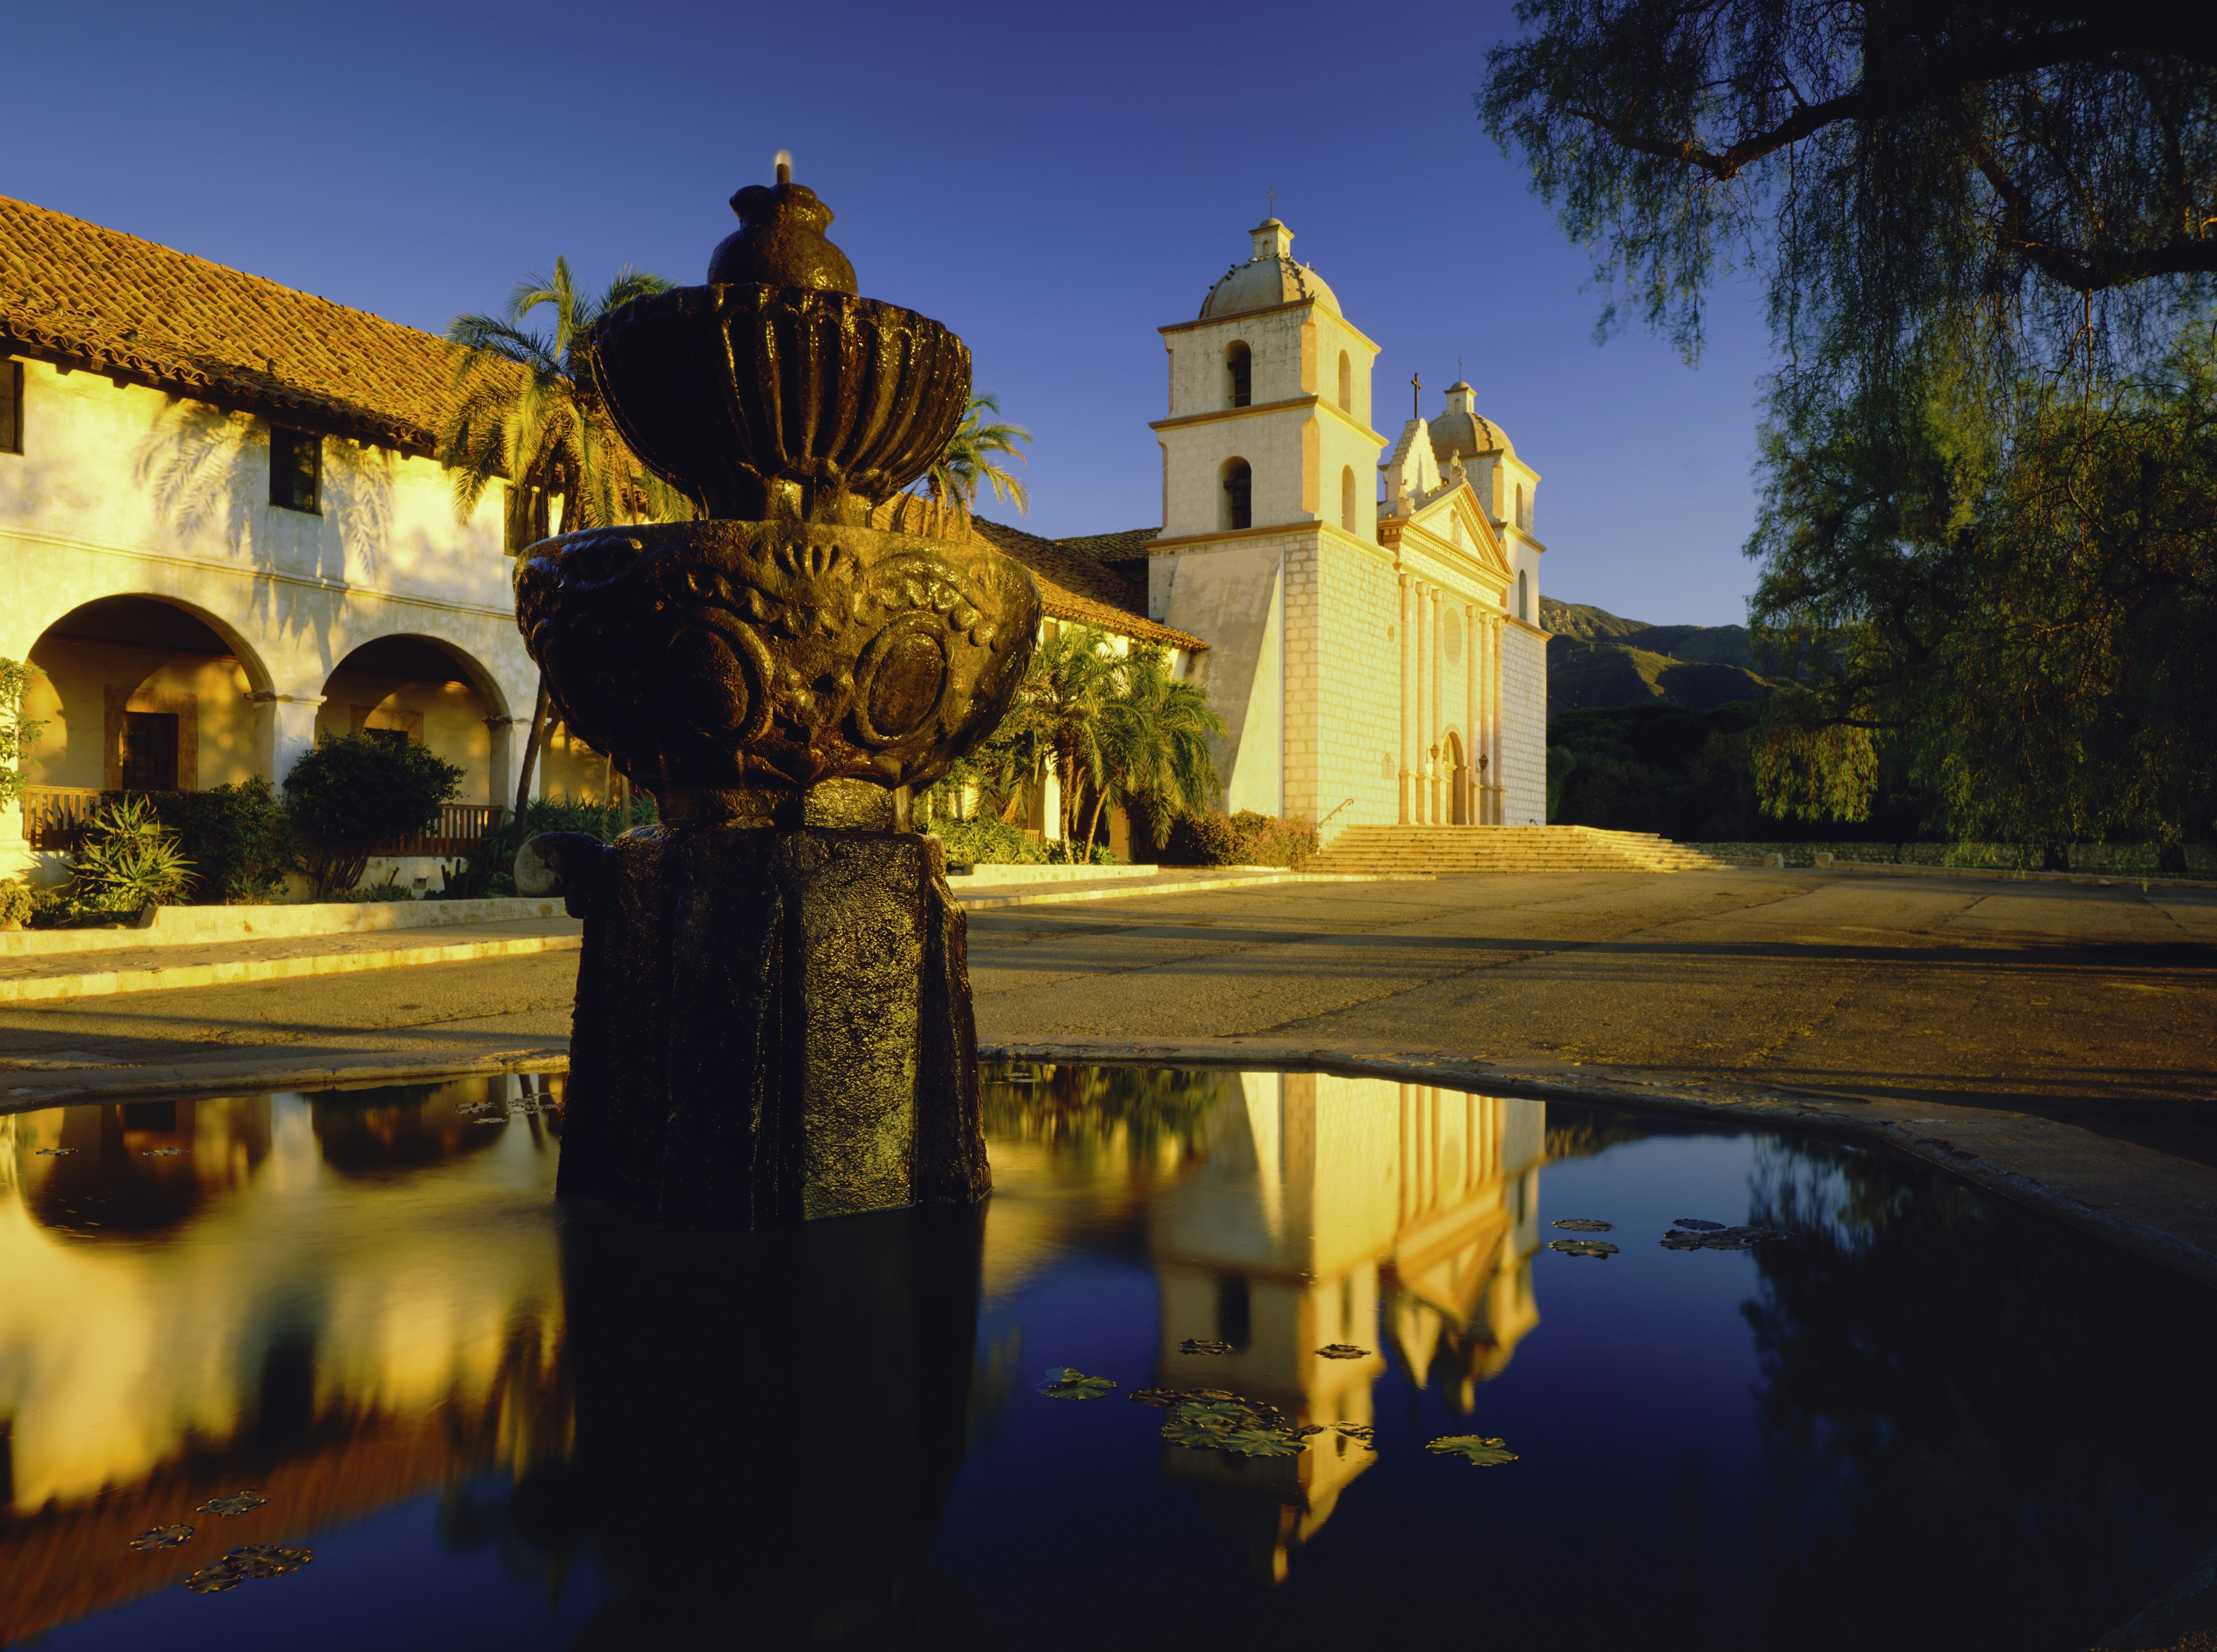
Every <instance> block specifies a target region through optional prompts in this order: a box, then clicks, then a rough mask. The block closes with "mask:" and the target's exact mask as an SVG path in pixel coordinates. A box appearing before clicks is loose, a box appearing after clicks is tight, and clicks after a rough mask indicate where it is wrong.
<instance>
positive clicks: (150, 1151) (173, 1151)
mask: <svg viewBox="0 0 2217 1652" xmlns="http://www.w3.org/2000/svg"><path fill="white" fill-rule="evenodd" d="M183 1151H184V1149H183V1148H147V1149H146V1151H145V1157H147V1158H149V1159H174V1158H176V1156H177V1155H178V1154H181V1153H182V1152H183Z"/></svg>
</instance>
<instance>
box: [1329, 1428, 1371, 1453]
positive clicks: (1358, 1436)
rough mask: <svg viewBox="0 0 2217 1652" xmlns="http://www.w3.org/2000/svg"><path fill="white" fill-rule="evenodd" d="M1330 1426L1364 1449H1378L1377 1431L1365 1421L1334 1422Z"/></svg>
mask: <svg viewBox="0 0 2217 1652" xmlns="http://www.w3.org/2000/svg"><path fill="white" fill-rule="evenodd" d="M1332 1426H1333V1427H1334V1428H1336V1429H1337V1430H1338V1431H1339V1432H1340V1433H1341V1434H1342V1435H1343V1436H1344V1437H1346V1438H1347V1439H1351V1440H1353V1441H1354V1442H1355V1443H1356V1445H1360V1446H1362V1448H1363V1449H1364V1450H1365V1451H1376V1450H1377V1449H1378V1431H1377V1430H1376V1429H1375V1428H1373V1427H1372V1426H1370V1425H1369V1424H1368V1423H1367V1422H1336V1423H1334V1424H1332Z"/></svg>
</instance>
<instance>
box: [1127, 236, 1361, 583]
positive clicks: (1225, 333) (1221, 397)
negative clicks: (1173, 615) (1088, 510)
mask: <svg viewBox="0 0 2217 1652" xmlns="http://www.w3.org/2000/svg"><path fill="white" fill-rule="evenodd" d="M1248 235H1249V238H1250V242H1251V252H1250V254H1249V257H1248V258H1247V260H1246V262H1245V263H1238V264H1234V265H1232V268H1231V269H1229V270H1227V271H1226V273H1225V275H1224V278H1223V279H1222V280H1221V281H1220V282H1217V283H1216V285H1215V286H1214V287H1213V288H1210V289H1209V293H1208V297H1207V300H1205V301H1204V302H1203V303H1202V305H1201V314H1200V316H1199V318H1198V319H1195V320H1192V321H1184V322H1179V323H1176V324H1174V325H1170V326H1167V327H1164V329H1162V334H1163V343H1164V348H1165V349H1166V350H1168V351H1169V353H1170V410H1169V414H1168V417H1166V418H1161V419H1158V420H1157V421H1156V422H1155V423H1154V424H1153V425H1152V429H1153V430H1154V432H1155V435H1156V438H1157V439H1158V441H1159V442H1161V443H1162V449H1163V537H1164V539H1166V540H1170V539H1179V540H1183V539H1193V538H1205V537H1211V536H1214V535H1236V534H1248V533H1255V532H1259V531H1262V530H1263V529H1274V528H1290V527H1295V526H1300V525H1306V524H1312V523H1327V524H1329V525H1331V526H1332V527H1336V528H1338V529H1341V530H1342V531H1343V532H1348V533H1352V534H1355V535H1358V536H1360V537H1362V538H1363V539H1365V540H1370V539H1373V538H1374V535H1375V531H1376V511H1375V510H1374V505H1373V500H1374V497H1375V493H1374V485H1373V481H1372V479H1373V478H1374V476H1375V475H1376V473H1377V463H1378V452H1377V441H1376V437H1375V436H1374V434H1373V432H1372V431H1371V429H1370V369H1371V364H1372V362H1374V360H1375V358H1376V356H1377V354H1378V347H1377V346H1376V345H1375V344H1374V343H1371V342H1370V340H1368V338H1366V337H1363V336H1362V333H1360V332H1358V331H1356V329H1355V328H1354V327H1352V326H1350V325H1349V324H1348V322H1347V320H1346V319H1345V318H1344V317H1343V316H1342V315H1341V314H1340V312H1339V300H1338V299H1337V296H1336V295H1335V294H1333V292H1332V290H1331V288H1330V287H1328V286H1326V285H1325V282H1324V280H1323V278H1322V277H1321V276H1319V275H1318V274H1317V273H1316V271H1314V270H1313V269H1310V268H1309V267H1308V266H1307V265H1306V264H1300V263H1294V257H1293V244H1294V232H1293V231H1291V230H1289V229H1288V228H1287V227H1286V226H1284V225H1283V224H1281V223H1280V222H1279V221H1278V220H1276V219H1275V218H1270V219H1266V220H1263V222H1262V223H1260V224H1257V226H1255V227H1254V228H1253V229H1252V230H1251V231H1249V232H1248ZM1349 478H1352V479H1354V483H1355V485H1354V486H1349V485H1348V484H1349Z"/></svg>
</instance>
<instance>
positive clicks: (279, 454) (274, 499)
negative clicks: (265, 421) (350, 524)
mask: <svg viewBox="0 0 2217 1652" xmlns="http://www.w3.org/2000/svg"><path fill="white" fill-rule="evenodd" d="M323 485H324V439H323V437H321V436H312V435H310V434H309V433H308V432H307V431H306V430H287V429H286V428H285V427H284V426H283V425H281V424H273V425H271V426H270V427H269V503H270V504H274V505H277V506H279V507H280V508H281V509H283V510H306V511H308V512H310V513H312V514H318V515H319V514H321V512H322V510H323V508H324V504H323Z"/></svg>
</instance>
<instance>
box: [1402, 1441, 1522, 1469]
mask: <svg viewBox="0 0 2217 1652" xmlns="http://www.w3.org/2000/svg"><path fill="white" fill-rule="evenodd" d="M1424 1449H1425V1450H1426V1451H1437V1452H1438V1453H1439V1454H1440V1455H1441V1456H1442V1457H1461V1459H1462V1460H1463V1461H1464V1462H1466V1463H1469V1464H1470V1465H1471V1466H1472V1467H1473V1468H1479V1469H1498V1468H1499V1467H1500V1466H1501V1465H1502V1464H1503V1463H1514V1462H1516V1452H1514V1451H1510V1449H1509V1448H1508V1446H1507V1445H1505V1444H1504V1442H1502V1441H1500V1440H1498V1439H1487V1438H1486V1437H1485V1435H1483V1434H1449V1435H1447V1436H1445V1437H1444V1438H1442V1439H1436V1440H1434V1441H1432V1442H1431V1444H1430V1445H1427V1446H1425V1447H1424Z"/></svg>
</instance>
